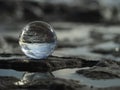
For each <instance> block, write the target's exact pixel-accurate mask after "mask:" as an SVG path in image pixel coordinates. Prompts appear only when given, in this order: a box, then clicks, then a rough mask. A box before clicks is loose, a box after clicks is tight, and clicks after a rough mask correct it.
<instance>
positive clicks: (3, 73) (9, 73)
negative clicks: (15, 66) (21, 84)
mask: <svg viewBox="0 0 120 90" xmlns="http://www.w3.org/2000/svg"><path fill="white" fill-rule="evenodd" d="M24 73H25V72H19V71H16V70H11V69H0V76H8V77H16V78H18V79H21V78H22V76H23V74H24Z"/></svg>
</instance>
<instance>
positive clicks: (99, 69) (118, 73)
mask: <svg viewBox="0 0 120 90" xmlns="http://www.w3.org/2000/svg"><path fill="white" fill-rule="evenodd" d="M77 73H79V74H83V75H84V76H86V77H89V78H93V79H112V78H120V66H119V63H118V62H115V61H112V60H104V61H100V62H98V63H97V64H96V65H95V66H93V67H91V68H90V69H86V70H78V71H77Z"/></svg>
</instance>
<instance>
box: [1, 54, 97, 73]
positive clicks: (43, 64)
mask: <svg viewBox="0 0 120 90" xmlns="http://www.w3.org/2000/svg"><path fill="white" fill-rule="evenodd" d="M97 62H98V61H94V60H93V61H89V60H87V59H83V58H80V57H57V56H50V57H48V59H44V60H32V59H29V58H24V59H20V58H12V59H7V58H0V69H14V70H17V71H29V72H48V71H54V70H59V69H64V68H80V67H85V66H90V67H91V66H94V65H95V64H97Z"/></svg>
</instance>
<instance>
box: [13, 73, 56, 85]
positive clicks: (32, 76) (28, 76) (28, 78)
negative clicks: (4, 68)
mask: <svg viewBox="0 0 120 90" xmlns="http://www.w3.org/2000/svg"><path fill="white" fill-rule="evenodd" d="M53 77H54V75H53V74H52V73H51V72H45V73H40V72H35V73H34V72H26V73H24V75H23V77H22V79H21V80H20V81H18V82H15V85H25V84H29V83H31V82H34V80H37V79H50V78H53Z"/></svg>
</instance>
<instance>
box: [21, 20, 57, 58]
mask: <svg viewBox="0 0 120 90" xmlns="http://www.w3.org/2000/svg"><path fill="white" fill-rule="evenodd" d="M56 43H57V37H56V34H55V32H54V30H53V28H52V27H51V26H50V25H49V24H48V23H46V22H43V21H34V22H31V23H29V24H27V25H26V26H25V27H24V28H23V30H22V33H21V35H20V38H19V45H20V47H21V50H22V51H23V52H24V54H25V55H26V56H28V57H30V58H33V59H45V58H47V57H48V56H49V55H51V54H52V52H53V51H54V49H55V47H56Z"/></svg>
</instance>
